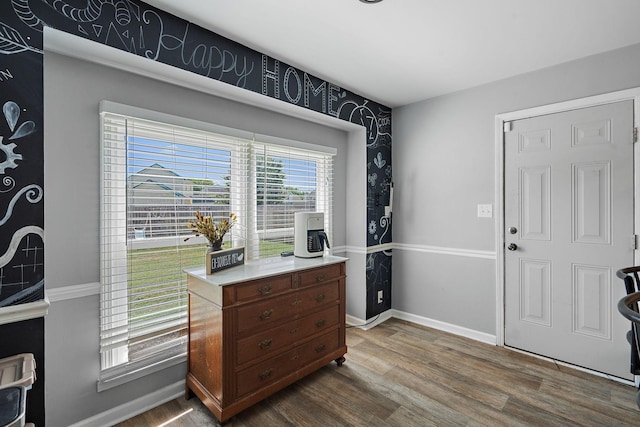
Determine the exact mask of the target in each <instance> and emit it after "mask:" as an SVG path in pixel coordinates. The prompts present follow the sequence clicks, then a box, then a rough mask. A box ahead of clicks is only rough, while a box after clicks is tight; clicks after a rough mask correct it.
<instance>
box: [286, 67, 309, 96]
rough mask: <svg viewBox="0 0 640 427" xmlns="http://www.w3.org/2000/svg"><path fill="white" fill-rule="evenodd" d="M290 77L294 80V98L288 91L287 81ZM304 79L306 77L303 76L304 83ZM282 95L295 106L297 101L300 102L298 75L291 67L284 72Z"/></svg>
mask: <svg viewBox="0 0 640 427" xmlns="http://www.w3.org/2000/svg"><path fill="white" fill-rule="evenodd" d="M292 75H293V77H294V78H295V87H296V95H295V96H291V92H290V90H289V81H290V79H291V76H292ZM306 77H307V75H306V74H305V81H306ZM284 95H285V96H286V97H287V99H288V100H289V102H290V103H292V104H296V105H297V104H298V101H300V98H301V97H302V81H301V80H300V76H299V75H298V72H297V71H296V69H295V68H293V67H289V68H287V71H285V72H284ZM305 99H306V96H305Z"/></svg>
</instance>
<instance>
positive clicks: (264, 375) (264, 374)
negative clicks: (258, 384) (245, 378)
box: [258, 368, 273, 381]
mask: <svg viewBox="0 0 640 427" xmlns="http://www.w3.org/2000/svg"><path fill="white" fill-rule="evenodd" d="M271 374H273V368H269V369H267V370H266V371H262V372H260V373H259V374H258V377H260V379H261V380H262V381H264V380H266V379H267V378H269V376H271Z"/></svg>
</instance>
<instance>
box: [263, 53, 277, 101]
mask: <svg viewBox="0 0 640 427" xmlns="http://www.w3.org/2000/svg"><path fill="white" fill-rule="evenodd" d="M279 71H280V61H278V60H277V59H275V60H273V69H269V57H268V56H267V55H262V94H263V95H269V88H268V86H269V81H272V82H273V97H274V98H276V99H280V77H279V76H280V72H279Z"/></svg>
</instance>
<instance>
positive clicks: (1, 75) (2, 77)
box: [0, 68, 13, 82]
mask: <svg viewBox="0 0 640 427" xmlns="http://www.w3.org/2000/svg"><path fill="white" fill-rule="evenodd" d="M12 78H13V74H11V70H9V69H8V68H7V69H5V70H0V82H4V81H7V80H10V79H12Z"/></svg>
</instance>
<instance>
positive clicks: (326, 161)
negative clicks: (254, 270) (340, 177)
mask: <svg viewBox="0 0 640 427" xmlns="http://www.w3.org/2000/svg"><path fill="white" fill-rule="evenodd" d="M253 157H254V159H255V161H254V162H255V163H254V164H255V178H256V204H255V207H256V234H257V236H258V238H257V239H255V240H254V241H253V243H254V245H253V247H252V248H251V249H252V252H253V253H254V254H255V253H257V254H258V256H257V257H260V258H264V257H270V256H278V255H280V254H281V253H282V252H288V251H293V238H294V234H293V224H294V213H295V212H325V221H326V224H325V229H327V230H330V229H331V227H330V221H331V218H332V216H333V215H332V213H333V210H332V209H333V206H332V200H333V190H332V189H333V157H332V156H330V155H327V154H323V153H318V152H313V151H308V150H302V149H299V148H290V147H286V146H277V145H273V144H263V143H254V144H253Z"/></svg>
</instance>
